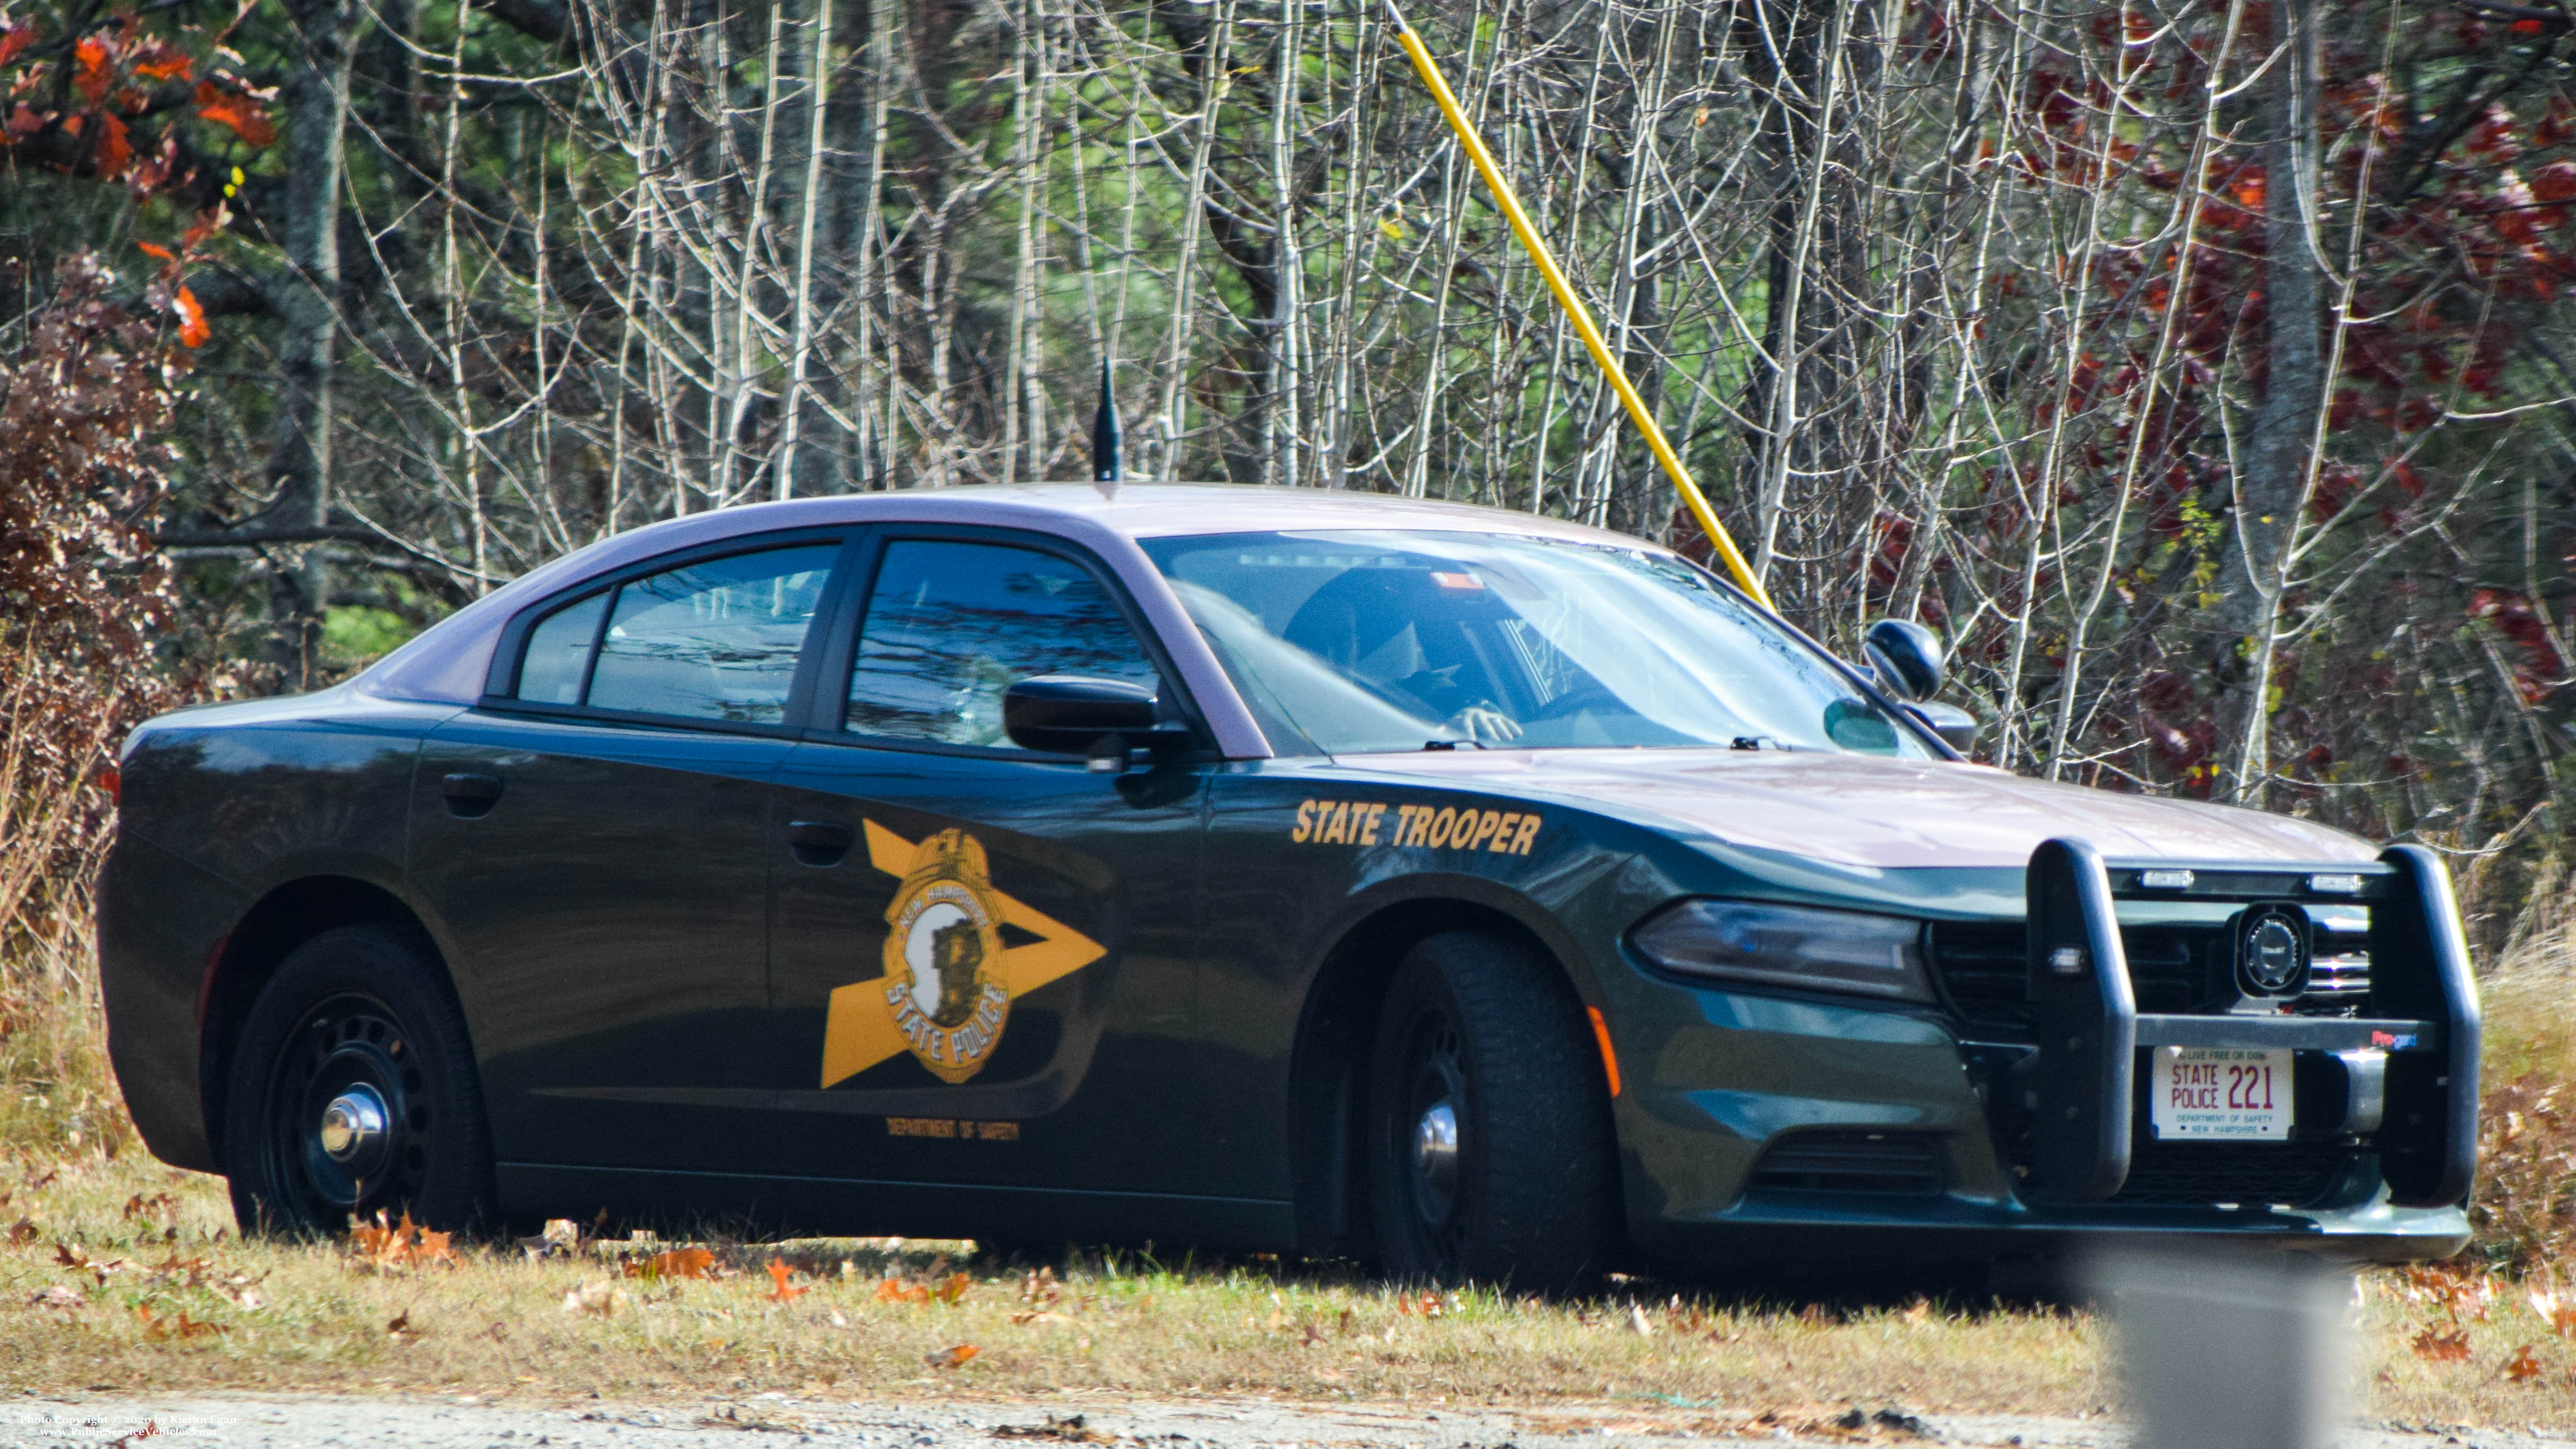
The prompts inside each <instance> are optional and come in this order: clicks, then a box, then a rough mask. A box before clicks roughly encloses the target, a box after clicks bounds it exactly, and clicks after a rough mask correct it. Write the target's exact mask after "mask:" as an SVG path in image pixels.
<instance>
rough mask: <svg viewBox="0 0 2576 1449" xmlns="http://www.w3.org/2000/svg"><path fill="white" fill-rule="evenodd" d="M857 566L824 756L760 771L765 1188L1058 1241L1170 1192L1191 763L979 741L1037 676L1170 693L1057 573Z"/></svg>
mask: <svg viewBox="0 0 2576 1449" xmlns="http://www.w3.org/2000/svg"><path fill="white" fill-rule="evenodd" d="M878 550H879V551H878V553H877V555H876V558H875V559H874V562H873V571H872V574H871V575H870V579H871V581H870V583H869V584H868V585H867V587H866V588H865V589H864V590H862V591H859V592H860V594H861V609H862V612H861V614H860V618H859V623H858V627H857V629H856V630H855V641H854V644H853V645H852V646H851V647H850V648H849V650H848V653H849V656H850V658H851V665H850V667H849V668H848V669H846V670H843V671H836V672H835V677H834V679H833V684H834V687H835V689H836V698H837V700H838V701H840V703H839V707H838V708H836V709H834V710H832V711H831V716H829V717H828V718H829V719H830V723H831V724H832V732H831V733H829V734H825V733H823V732H822V731H820V730H818V731H816V733H815V734H814V735H811V736H809V739H808V742H807V743H805V744H801V745H799V746H798V747H797V748H796V750H795V752H794V753H793V754H792V755H791V756H790V757H789V759H788V760H787V762H786V764H785V765H784V766H783V767H782V769H781V771H780V774H779V792H778V803H777V814H776V819H775V822H774V824H773V827H772V832H771V833H772V837H773V839H772V846H771V858H772V860H773V861H774V862H775V863H776V867H775V871H774V874H773V879H774V880H775V882H776V886H775V889H774V892H773V897H772V899H773V912H772V941H771V975H772V983H773V991H774V993H775V1000H776V1006H777V1011H778V1013H779V1021H780V1027H781V1031H780V1039H781V1041H782V1042H783V1043H784V1044H785V1045H784V1051H785V1053H786V1054H787V1056H788V1058H789V1060H788V1064H787V1068H786V1070H787V1071H788V1073H789V1074H790V1075H792V1076H794V1077H797V1078H799V1079H801V1080H798V1081H797V1082H796V1084H795V1087H794V1089H793V1090H791V1091H789V1092H787V1093H785V1094H783V1097H784V1108H785V1111H786V1113H787V1114H788V1119H789V1121H790V1122H791V1123H792V1127H791V1130H788V1131H784V1132H780V1133H777V1134H774V1136H775V1137H776V1139H777V1140H778V1141H779V1142H780V1143H782V1144H783V1146H782V1155H781V1158H780V1161H779V1163H778V1165H777V1169H776V1170H777V1171H779V1172H782V1173H793V1174H798V1175H817V1174H819V1175H824V1176H830V1177H837V1178H843V1179H866V1180H871V1181H875V1182H880V1183H888V1184H934V1185H945V1186H949V1187H953V1188H964V1189H969V1191H967V1192H965V1193H964V1194H962V1196H961V1195H960V1194H959V1193H956V1192H951V1193H949V1194H947V1195H946V1196H944V1197H935V1198H934V1199H919V1200H918V1201H920V1202H922V1203H923V1204H925V1205H924V1206H920V1207H917V1208H909V1209H907V1208H899V1207H892V1206H890V1207H889V1208H888V1211H889V1212H891V1213H892V1214H894V1216H893V1217H891V1218H889V1220H888V1221H887V1223H886V1224H885V1225H884V1226H882V1227H880V1228H878V1229H876V1230H878V1231H899V1232H939V1231H949V1232H954V1231H977V1230H981V1231H988V1232H989V1231H990V1228H989V1226H987V1227H983V1228H977V1227H976V1226H974V1224H976V1223H977V1222H979V1221H980V1222H982V1223H986V1224H989V1223H990V1222H991V1221H993V1219H991V1218H990V1217H981V1216H979V1215H978V1214H977V1213H976V1212H975V1211H974V1203H975V1201H976V1198H975V1195H974V1192H973V1191H972V1190H973V1189H1020V1190H1021V1191H1019V1192H1017V1193H1004V1194H1003V1196H1002V1197H987V1198H986V1199H984V1200H985V1201H988V1202H998V1201H1002V1200H1003V1198H1004V1197H1007V1198H1008V1199H1009V1200H1010V1201H1012V1202H1013V1203H1015V1204H1017V1205H1018V1206H1017V1207H1016V1208H1015V1209H1014V1211H1023V1210H1025V1209H1026V1207H1027V1206H1028V1205H1029V1204H1030V1203H1032V1202H1036V1203H1039V1204H1041V1210H1040V1214H1039V1216H1038V1217H1035V1218H1028V1219H1025V1220H1027V1221H1029V1222H1031V1223H1032V1224H1033V1226H1032V1228H1031V1231H1033V1232H1042V1231H1045V1229H1044V1228H1040V1227H1037V1226H1034V1224H1036V1223H1038V1222H1041V1221H1043V1222H1049V1223H1053V1224H1056V1225H1059V1226H1065V1227H1068V1228H1069V1227H1070V1226H1071V1224H1072V1223H1073V1222H1074V1221H1076V1220H1077V1219H1071V1218H1063V1217H1051V1216H1048V1215H1046V1214H1045V1213H1044V1212H1043V1206H1042V1205H1043V1202H1044V1201H1045V1200H1046V1195H1048V1194H1054V1195H1059V1196H1061V1195H1068V1194H1070V1195H1081V1194H1084V1193H1086V1192H1090V1191H1105V1190H1109V1189H1117V1190H1121V1191H1125V1192H1128V1193H1135V1192H1138V1191H1140V1190H1141V1191H1143V1192H1147V1193H1153V1192H1165V1193H1175V1192H1177V1193H1186V1192H1188V1191H1190V1190H1191V1189H1192V1187H1193V1186H1194V1185H1195V1184H1196V1183H1198V1182H1199V1181H1200V1179H1201V1176H1202V1174H1201V1172H1200V1169H1199V1167H1198V1165H1197V1163H1196V1161H1195V1156H1196V1154H1195V1153H1194V1152H1192V1151H1191V1150H1190V1148H1189V1146H1188V1144H1189V1142H1190V1140H1191V1138H1192V1134H1193V1127H1192V1125H1191V1124H1192V1123H1193V1122H1194V1121H1195V1120H1196V1116H1197V1114H1196V1112H1195V1106H1196V1104H1195V1103H1194V1102H1193V1101H1192V1100H1191V1099H1190V1097H1189V1094H1188V1081H1189V1077H1190V1070H1189V1069H1190V1065H1191V1062H1192V1047H1191V1031H1192V1019H1193V1007H1194V999H1195V985H1196V982H1195V974H1194V960H1195V954H1196V942H1197V920H1196V903H1197V896H1198V864H1197V861H1198V842H1199V837H1200V832H1201V806H1202V802H1203V799H1204V796H1205V777H1206V773H1207V770H1208V768H1209V766H1208V765H1206V764H1203V763H1198V762H1194V761H1191V760H1179V761H1172V762H1167V763H1163V764H1160V765H1157V766H1155V767H1154V768H1151V769H1143V768H1139V769H1135V770H1131V771H1129V772H1127V773H1124V774H1116V775H1113V774H1106V773H1100V772H1095V771H1093V770H1090V769H1087V768H1086V762H1085V761H1083V760H1082V759H1079V758H1069V757H1065V756H1060V755H1045V754H1037V753H1034V752H1031V751H1028V750H1023V749H1020V748H1018V747H1016V746H1014V745H1013V744H1012V743H1011V742H1010V740H1009V739H1008V738H1007V737H1006V736H1005V735H1004V733H1003V730H1002V717H1001V706H1002V695H1003V691H1004V690H1005V689H1007V688H1008V687H1009V685H1010V684H1012V683H1013V682H1014V681H1016V680H1020V679H1025V678H1029V677H1032V676H1035V675H1042V674H1058V675H1086V676H1092V677H1105V678H1111V679H1118V680H1123V681H1129V682H1133V683H1138V684H1143V685H1146V686H1149V687H1151V688H1154V689H1155V690H1156V691H1157V692H1158V696H1159V697H1160V698H1161V699H1162V701H1163V702H1164V707H1165V709H1166V710H1167V711H1171V712H1173V713H1174V714H1175V715H1177V714H1178V712H1179V709H1180V701H1178V700H1177V699H1176V698H1175V696H1174V693H1173V686H1172V685H1171V684H1170V683H1169V682H1168V681H1169V680H1170V679H1171V678H1172V675H1171V674H1170V672H1169V671H1168V670H1167V669H1166V668H1165V667H1164V666H1163V664H1162V663H1161V661H1160V659H1159V655H1158V653H1157V651H1155V650H1154V649H1152V648H1151V647H1150V646H1149V645H1148V644H1147V642H1146V640H1145V637H1144V636H1143V635H1142V633H1140V631H1139V630H1138V628H1137V627H1136V625H1135V623H1134V621H1133V617H1132V613H1131V611H1130V610H1129V608H1128V607H1127V605H1126V603H1125V602H1124V598H1123V595H1122V593H1121V592H1120V590H1119V589H1118V588H1117V586H1116V584H1115V582H1114V581H1113V579H1112V578H1111V577H1110V576H1109V575H1108V574H1107V573H1106V572H1105V571H1104V570H1102V569H1101V568H1100V567H1099V566H1098V564H1097V563H1096V561H1093V560H1091V559H1089V558H1087V557H1084V556H1082V555H1080V554H1078V553H1076V552H1074V551H1071V550H1068V549H1063V548H1059V547H1057V546H1054V545H1051V544H1047V543H1045V542H1043V541H1040V540H1034V539H1026V538H1021V537H1018V536H1011V535H1002V536H997V535H993V534H989V533H987V534H978V533H974V532H965V531H957V530H945V531H938V532H923V533H919V534H909V533H905V532H901V531H893V532H890V533H889V534H888V535H887V536H886V537H884V538H882V539H881V540H880V541H879V544H878ZM1032 1194H1034V1195H1035V1196H1032ZM898 1196H899V1195H898ZM878 1200H879V1201H881V1202H886V1203H889V1204H892V1203H894V1202H895V1201H896V1200H897V1199H896V1197H889V1196H882V1195H881V1196H880V1197H879V1198H878ZM907 1201H910V1200H909V1199H907ZM934 1201H935V1202H936V1203H937V1204H939V1206H938V1207H937V1211H936V1216H937V1220H936V1221H921V1220H918V1219H917V1218H907V1217H906V1216H905V1214H907V1213H917V1214H920V1215H922V1216H930V1215H932V1212H933V1209H932V1207H931V1206H929V1205H927V1204H930V1203H932V1202H934ZM961 1202H962V1203H963V1204H965V1206H964V1207H963V1208H961V1207H959V1204H960V1203H961ZM1094 1205H1095V1206H1096V1204H1094ZM961 1213H962V1216H961ZM1079 1221H1082V1222H1084V1223H1085V1224H1094V1223H1095V1222H1096V1220H1094V1219H1088V1218H1081V1219H1079ZM907 1223H909V1225H906V1224H907ZM960 1223H965V1224H967V1225H968V1226H966V1227H963V1228H961V1227H960V1226H959V1224H960ZM1092 1230H1095V1231H1096V1230H1098V1229H1097V1228H1096V1226H1095V1227H1093V1229H1092Z"/></svg>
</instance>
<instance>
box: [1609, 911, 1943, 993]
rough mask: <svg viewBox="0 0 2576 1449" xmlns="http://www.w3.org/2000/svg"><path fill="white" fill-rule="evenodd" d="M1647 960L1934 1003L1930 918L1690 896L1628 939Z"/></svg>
mask: <svg viewBox="0 0 2576 1449" xmlns="http://www.w3.org/2000/svg"><path fill="white" fill-rule="evenodd" d="M1628 939H1629V940H1630V941H1632V942H1634V943H1635V945H1636V947H1637V949H1638V950H1639V951H1640V952H1643V953H1644V954H1645V957H1646V959H1647V960H1650V961H1652V962H1654V963H1655V964H1656V965H1658V966H1661V967H1664V968H1665V969H1667V970H1671V971H1679V972H1683V973H1685V974H1687V975H1691V976H1713V977H1717V978H1719V979H1721V980H1726V981H1744V982H1751V983H1755V984H1758V985H1763V986H1789V987H1796V988H1800V989H1802V990H1807V991H1847V992H1852V993H1854V994H1857V995H1861V996H1876V997H1882V998H1884V999H1886V1000H1890V1001H1926V1002H1928V1001H1930V1000H1932V999H1933V997H1932V984H1931V980H1930V978H1929V977H1928V976H1927V975H1926V974H1925V973H1924V970H1923V923H1922V922H1920V921H1909V920H1906V919H1905V918H1903V917H1901V916H1865V915H1861V914H1859V913H1858V912H1854V911H1815V910H1807V909H1805V908H1803V907H1799V906H1768V905H1755V904H1753V903H1751V902H1749V901H1710V900H1696V901H1683V902H1681V903H1680V904H1678V905H1675V906H1671V907H1668V908H1666V909H1665V910H1663V911H1661V912H1659V913H1658V914H1656V915H1655V916H1654V918H1653V919H1651V920H1649V921H1647V922H1646V923H1645V924H1644V925H1642V926H1639V927H1638V928H1637V929H1636V930H1635V931H1634V932H1633V933H1631V935H1630V936H1629V938H1628Z"/></svg>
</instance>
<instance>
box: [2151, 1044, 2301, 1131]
mask: <svg viewBox="0 0 2576 1449" xmlns="http://www.w3.org/2000/svg"><path fill="white" fill-rule="evenodd" d="M2155 1060H2156V1068H2155V1080H2154V1081H2153V1082H2152V1083H2150V1084H2149V1088H2148V1097H2147V1102H2148V1121H2149V1122H2150V1124H2152V1125H2153V1126H2154V1128H2155V1132H2156V1136H2157V1137H2159V1138H2162V1139H2164V1140H2167V1141H2171V1140H2173V1139H2175V1138H2178V1137H2179V1138H2189V1139H2199V1140H2203V1141H2220V1142H2225V1141H2235V1142H2280V1141H2283V1140H2286V1139H2287V1138H2288V1137H2289V1135H2290V1053H2289V1051H2288V1050H2287V1049H2282V1050H2276V1051H2252V1050H2246V1049H2240V1048H2236V1047H2158V1048H2156V1058H2155Z"/></svg>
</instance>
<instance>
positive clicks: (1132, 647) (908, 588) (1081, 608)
mask: <svg viewBox="0 0 2576 1449" xmlns="http://www.w3.org/2000/svg"><path fill="white" fill-rule="evenodd" d="M1040 674H1082V675H1089V676H1091V677H1093V678H1096V679H1117V680H1124V681H1126V682H1128V683H1131V684H1141V685H1143V686H1145V687H1146V688H1148V689H1159V688H1160V687H1161V686H1160V683H1159V677H1158V676H1157V674H1156V672H1155V669H1154V665H1153V663H1152V660H1151V659H1150V657H1149V656H1148V655H1147V654H1146V652H1145V646H1144V642H1143V641H1142V640H1140V639H1138V638H1137V637H1136V631H1135V630H1134V629H1132V628H1130V627H1129V626H1128V623H1127V616H1126V615H1125V614H1124V613H1122V612H1120V610H1119V608H1118V603H1117V600H1115V599H1113V598H1111V597H1110V594H1109V591H1108V590H1107V589H1106V588H1104V587H1102V586H1101V583H1100V581H1099V580H1098V579H1095V578H1093V577H1092V576H1091V573H1090V571H1089V570H1087V569H1084V568H1083V567H1082V566H1081V565H1079V564H1076V563H1074V562H1073V561H1072V560H1070V559H1064V558H1058V557H1057V556H1055V555H1054V554H1049V553H1040V552H1039V551H1037V550H1036V549H1029V548H1012V547H1008V546H1006V545H1000V544H985V543H937V542H931V541H928V540H918V541H909V542H897V543H891V544H888V545H887V546H886V551H885V562H884V563H882V564H881V565H879V566H878V568H877V579H876V586H875V588H873V589H871V590H870V591H869V593H868V603H867V613H866V615H865V616H864V618H863V620H862V622H861V624H860V628H859V653H858V660H857V663H856V665H855V667H854V668H853V669H852V670H851V671H850V705H849V714H848V715H847V717H846V722H847V727H848V728H849V729H851V730H852V731H855V732H857V733H861V734H871V735H886V736H892V737H894V738H896V739H906V740H924V741H929V742H932V743H936V744H945V745H986V746H992V747H996V748H1002V749H1008V748H1010V747H1011V742H1010V740H1009V738H1008V737H1007V736H1005V735H1004V734H1003V733H1002V692H1003V691H1004V690H1007V689H1009V688H1010V687H1011V686H1012V685H1013V684H1014V683H1017V682H1018V681H1020V680H1023V679H1028V678H1031V677H1033V676H1036V675H1040Z"/></svg>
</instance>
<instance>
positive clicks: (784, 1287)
mask: <svg viewBox="0 0 2576 1449" xmlns="http://www.w3.org/2000/svg"><path fill="white" fill-rule="evenodd" d="M795 1271H796V1270H795V1269H793V1268H790V1267H788V1266H787V1264H786V1263H785V1262H783V1261H781V1260H780V1259H777V1258H772V1259H770V1260H769V1281H770V1283H771V1284H772V1285H773V1286H772V1287H771V1288H770V1290H769V1291H768V1292H766V1293H763V1294H761V1295H760V1296H761V1297H763V1298H766V1299H768V1300H769V1301H770V1302H772V1303H793V1302H795V1301H796V1300H797V1299H799V1298H802V1297H804V1296H805V1295H806V1294H807V1293H808V1292H810V1291H811V1290H810V1289H805V1288H798V1287H795V1286H792V1285H791V1284H789V1283H788V1281H787V1280H788V1279H789V1278H791V1277H793V1276H795Z"/></svg>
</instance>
